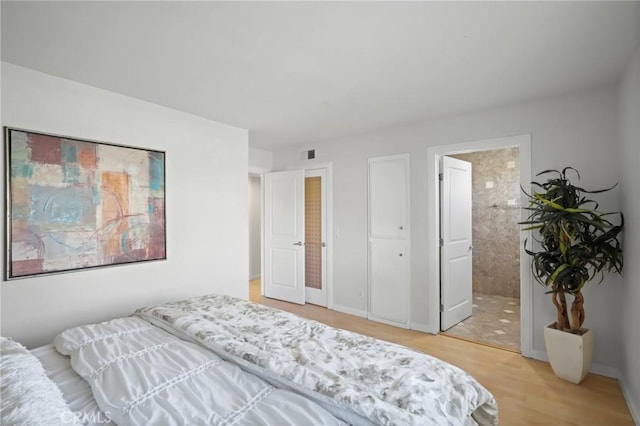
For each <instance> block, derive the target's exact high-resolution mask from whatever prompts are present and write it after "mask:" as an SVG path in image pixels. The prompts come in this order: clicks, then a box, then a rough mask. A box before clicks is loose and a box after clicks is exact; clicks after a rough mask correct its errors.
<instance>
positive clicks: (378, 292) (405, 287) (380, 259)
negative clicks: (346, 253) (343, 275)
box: [368, 154, 411, 327]
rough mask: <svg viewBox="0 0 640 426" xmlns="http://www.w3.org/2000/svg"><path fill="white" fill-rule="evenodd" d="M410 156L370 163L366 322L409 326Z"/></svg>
mask: <svg viewBox="0 0 640 426" xmlns="http://www.w3.org/2000/svg"><path fill="white" fill-rule="evenodd" d="M409 225H410V220H409V155H408V154H401V155H394V156H389V157H378V158H370V159H369V253H368V254H369V306H368V318H369V319H371V320H374V321H380V322H386V323H390V324H393V325H397V326H402V327H406V326H407V325H408V323H409V314H410V312H409V307H410V306H409V289H410V272H409V271H410V267H411V265H410V262H411V260H410V259H411V257H410V250H409V248H410V247H411V242H410V238H409V236H410V235H411V234H410V230H409Z"/></svg>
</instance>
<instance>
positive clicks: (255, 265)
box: [249, 175, 262, 280]
mask: <svg viewBox="0 0 640 426" xmlns="http://www.w3.org/2000/svg"><path fill="white" fill-rule="evenodd" d="M260 190H261V186H260V176H255V175H251V176H249V278H250V279H252V280H253V279H256V278H260V272H261V271H260V265H261V257H260V247H261V239H260V238H261V233H260V230H261V217H260V213H261V208H260V199H261V198H262V196H261V192H260Z"/></svg>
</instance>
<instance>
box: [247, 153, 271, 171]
mask: <svg viewBox="0 0 640 426" xmlns="http://www.w3.org/2000/svg"><path fill="white" fill-rule="evenodd" d="M272 167H273V152H271V151H266V150H264V149H260V148H254V147H250V148H249V173H257V174H260V173H264V172H268V171H270V170H271V168H272Z"/></svg>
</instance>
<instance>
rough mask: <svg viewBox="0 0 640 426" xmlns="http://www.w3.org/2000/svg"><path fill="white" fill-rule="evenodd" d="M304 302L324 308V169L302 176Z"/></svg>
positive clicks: (325, 237) (325, 288)
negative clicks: (303, 178)
mask: <svg viewBox="0 0 640 426" xmlns="http://www.w3.org/2000/svg"><path fill="white" fill-rule="evenodd" d="M304 249H305V293H306V294H305V301H306V302H307V303H313V304H314V305H318V306H324V307H326V306H327V169H312V170H307V171H306V173H305V246H304Z"/></svg>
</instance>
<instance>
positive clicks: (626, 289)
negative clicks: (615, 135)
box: [619, 51, 640, 424]
mask: <svg viewBox="0 0 640 426" xmlns="http://www.w3.org/2000/svg"><path fill="white" fill-rule="evenodd" d="M619 96H620V147H621V149H620V162H621V164H622V178H621V179H620V196H621V209H622V212H623V213H624V217H625V229H624V243H623V250H624V257H625V264H624V279H623V282H622V287H621V295H622V300H623V309H622V326H623V331H624V334H623V335H624V337H625V338H624V340H623V342H622V350H621V354H622V380H621V382H622V388H623V391H624V394H625V397H626V399H627V403H628V405H629V408H630V409H631V412H632V413H633V415H634V418H635V422H636V423H637V424H640V168H639V167H638V164H639V163H640V51H638V52H637V53H636V55H635V57H634V58H633V60H632V61H631V62H630V63H629V66H628V67H627V70H626V72H625V74H624V76H623V79H622V82H621V84H620V92H619Z"/></svg>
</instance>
